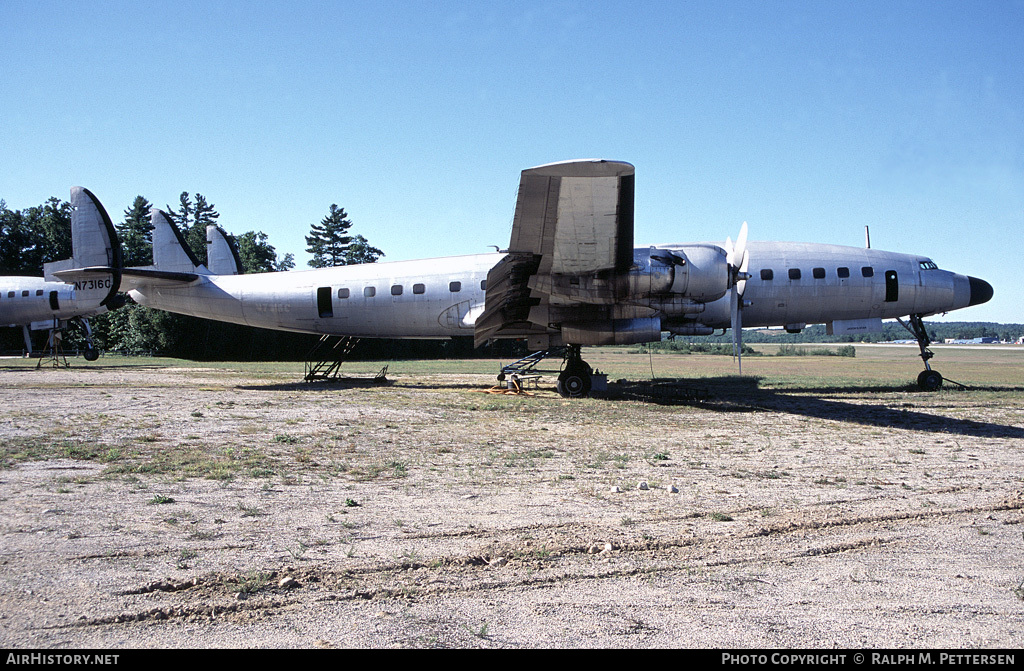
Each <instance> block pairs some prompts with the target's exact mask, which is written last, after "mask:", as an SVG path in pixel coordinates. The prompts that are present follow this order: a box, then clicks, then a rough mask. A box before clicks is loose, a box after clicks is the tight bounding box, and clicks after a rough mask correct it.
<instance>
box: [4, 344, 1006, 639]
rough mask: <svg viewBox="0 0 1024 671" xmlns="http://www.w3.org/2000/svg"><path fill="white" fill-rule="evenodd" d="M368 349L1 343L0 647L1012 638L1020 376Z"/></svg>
mask: <svg viewBox="0 0 1024 671" xmlns="http://www.w3.org/2000/svg"><path fill="white" fill-rule="evenodd" d="M389 378H390V379H391V381H392V384H390V385H388V386H374V385H372V384H370V383H369V382H368V381H366V380H362V381H355V382H349V383H342V384H333V385H328V384H318V385H306V384H302V383H294V382H293V380H294V379H295V376H294V375H292V376H290V377H289V376H283V375H277V374H265V373H259V372H239V371H229V370H222V369H212V368H211V369H196V368H175V367H165V366H162V365H152V366H134V365H133V366H127V365H125V366H119V365H110V364H104V363H103V361H102V360H101V362H100V363H99V364H97V365H94V366H91V367H87V366H86V365H75V366H74V367H72V368H71V369H68V370H53V369H43V370H38V371H37V370H35V369H33V368H31V367H26V366H20V367H19V366H7V367H2V366H0V441H2V442H3V445H4V455H5V456H4V464H3V468H2V469H0V506H2V510H3V514H2V517H0V567H2V570H0V646H3V647H7V648H51V647H52V648H137V647H138V648H145V647H160V648H177V647H187V648H196V647H325V648H333V647H337V648H344V647H449V646H457V647H484V648H487V647H510V648H515V647H702V648H706V647H714V646H722V647H746V646H756V647H800V648H804V647H836V646H840V647H855V648H859V647H903V646H908V647H929V648H967V647H1010V648H1013V647H1019V646H1021V645H1024V618H1022V614H1024V600H1022V599H1024V584H1022V581H1024V563H1022V561H1021V558H1022V550H1024V535H1022V534H1024V525H1022V524H1021V522H1022V521H1024V495H1022V490H1024V484H1022V475H1024V449H1022V448H1024V404H1022V402H1020V400H1019V399H1018V400H1017V401H1016V402H1004V401H1001V400H999V397H998V395H996V398H995V400H993V395H992V394H987V393H980V392H978V393H975V392H965V391H957V390H948V391H942V392H939V393H937V394H923V393H916V392H912V391H903V390H900V389H881V390H880V389H875V388H869V387H868V386H866V385H861V386H859V387H854V388H851V389H849V390H844V391H832V392H830V393H827V394H822V393H801V392H800V391H799V390H793V391H790V392H786V393H781V392H772V391H770V390H766V389H753V388H752V387H748V388H746V390H745V391H744V390H742V389H741V390H739V392H737V391H736V390H733V391H729V389H727V388H724V387H723V388H721V389H719V388H715V387H713V386H712V388H711V389H710V393H709V398H708V399H706V400H704V401H702V402H699V403H676V402H672V401H671V394H665V393H660V394H657V395H654V394H655V391H654V390H652V389H651V388H648V387H645V386H638V385H630V384H621V385H617V384H614V383H613V384H612V392H613V394H614V395H616V396H617V398H612V399H586V400H579V401H567V400H564V399H561V398H559V397H558V396H557V395H555V394H554V393H553V392H552V391H549V390H546V389H542V390H541V391H539V392H538V393H537V394H536V395H534V396H530V397H510V396H498V395H487V394H482V393H479V392H477V391H474V390H476V389H482V388H486V387H488V386H489V385H490V384H491V383H492V382H493V377H488V376H483V375H475V376H474V375H468V374H463V375H455V374H444V373H432V374H430V375H420V376H411V375H403V374H402V373H400V372H399V373H392V374H389ZM552 383H553V380H550V379H549V380H547V381H546V383H545V385H542V386H547V387H550V386H552ZM652 395H653V396H652Z"/></svg>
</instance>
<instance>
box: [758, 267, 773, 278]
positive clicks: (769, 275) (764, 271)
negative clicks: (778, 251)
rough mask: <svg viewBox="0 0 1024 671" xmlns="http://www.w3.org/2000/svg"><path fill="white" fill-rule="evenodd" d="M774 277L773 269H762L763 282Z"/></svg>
mask: <svg viewBox="0 0 1024 671" xmlns="http://www.w3.org/2000/svg"><path fill="white" fill-rule="evenodd" d="M774 277H775V273H774V272H772V269H771V268H762V269H761V279H762V280H771V279H773V278H774Z"/></svg>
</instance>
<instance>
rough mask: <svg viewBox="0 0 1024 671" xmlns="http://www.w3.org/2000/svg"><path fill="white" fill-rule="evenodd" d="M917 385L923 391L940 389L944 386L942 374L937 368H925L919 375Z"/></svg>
mask: <svg viewBox="0 0 1024 671" xmlns="http://www.w3.org/2000/svg"><path fill="white" fill-rule="evenodd" d="M917 386H918V387H920V388H921V390H922V391H938V390H939V389H941V388H942V375H940V374H939V371H937V370H923V371H921V374H920V375H918V376H917Z"/></svg>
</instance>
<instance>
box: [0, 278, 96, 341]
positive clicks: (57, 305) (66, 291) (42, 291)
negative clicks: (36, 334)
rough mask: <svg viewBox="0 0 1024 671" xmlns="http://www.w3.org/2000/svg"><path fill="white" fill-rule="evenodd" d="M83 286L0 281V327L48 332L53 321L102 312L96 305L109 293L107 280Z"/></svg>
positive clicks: (36, 281)
mask: <svg viewBox="0 0 1024 671" xmlns="http://www.w3.org/2000/svg"><path fill="white" fill-rule="evenodd" d="M85 282H86V283H87V284H86V286H85V287H82V286H81V284H79V287H77V288H76V286H75V284H73V283H72V284H67V283H65V282H47V281H46V280H44V279H43V278H42V277H14V276H12V277H0V326H29V325H31V327H32V328H33V329H40V328H52V326H53V323H54V321H55V320H56V321H61V320H67V319H72V318H74V317H80V316H90V315H97V314H102V313H104V312H106V311H107V308H106V307H104V306H102V305H100V304H99V303H100V300H102V298H103V297H104V296H106V294H107V293H108V292H109V291H110V286H111V278H110V277H109V276H106V277H97V278H95V279H87V280H85ZM89 283H91V285H90V284H89Z"/></svg>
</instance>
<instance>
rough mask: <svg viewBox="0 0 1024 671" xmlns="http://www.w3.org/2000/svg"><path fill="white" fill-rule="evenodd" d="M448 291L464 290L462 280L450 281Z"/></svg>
mask: <svg viewBox="0 0 1024 671" xmlns="http://www.w3.org/2000/svg"><path fill="white" fill-rule="evenodd" d="M448 291H450V292H452V293H453V294H454V293H457V292H459V291H462V282H449V283H448Z"/></svg>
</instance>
